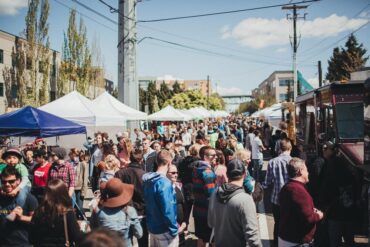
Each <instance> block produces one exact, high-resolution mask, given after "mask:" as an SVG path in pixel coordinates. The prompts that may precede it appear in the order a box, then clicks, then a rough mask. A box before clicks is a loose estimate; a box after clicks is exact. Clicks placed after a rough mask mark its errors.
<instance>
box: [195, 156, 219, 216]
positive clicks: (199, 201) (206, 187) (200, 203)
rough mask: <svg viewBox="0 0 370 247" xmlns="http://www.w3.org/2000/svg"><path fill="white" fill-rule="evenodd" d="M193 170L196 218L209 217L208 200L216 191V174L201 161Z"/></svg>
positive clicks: (209, 166)
mask: <svg viewBox="0 0 370 247" xmlns="http://www.w3.org/2000/svg"><path fill="white" fill-rule="evenodd" d="M198 164H199V166H197V167H194V169H193V193H194V209H193V216H194V217H204V218H206V217H207V214H208V198H210V197H211V195H212V193H213V192H214V191H215V189H216V174H215V173H214V171H213V169H212V167H211V165H209V164H208V163H206V162H205V161H200V162H199V163H198Z"/></svg>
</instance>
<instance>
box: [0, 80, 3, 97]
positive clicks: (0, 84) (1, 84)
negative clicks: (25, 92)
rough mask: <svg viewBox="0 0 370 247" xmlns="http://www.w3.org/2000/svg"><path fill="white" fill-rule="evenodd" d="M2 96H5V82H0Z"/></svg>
mask: <svg viewBox="0 0 370 247" xmlns="http://www.w3.org/2000/svg"><path fill="white" fill-rule="evenodd" d="M0 97H4V83H0Z"/></svg>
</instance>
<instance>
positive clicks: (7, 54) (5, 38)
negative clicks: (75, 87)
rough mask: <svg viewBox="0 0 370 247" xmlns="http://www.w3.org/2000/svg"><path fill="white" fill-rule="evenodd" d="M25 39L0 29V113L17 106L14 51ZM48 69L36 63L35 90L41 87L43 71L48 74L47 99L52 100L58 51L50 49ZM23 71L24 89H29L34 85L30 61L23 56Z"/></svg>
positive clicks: (22, 45) (54, 94)
mask: <svg viewBox="0 0 370 247" xmlns="http://www.w3.org/2000/svg"><path fill="white" fill-rule="evenodd" d="M26 42H27V41H26V40H25V39H23V38H21V37H19V36H15V35H13V34H10V33H7V32H4V31H1V30H0V113H4V112H5V111H6V108H7V107H8V106H11V107H18V102H17V98H18V96H17V94H18V86H19V84H18V82H17V81H16V79H15V78H16V76H15V72H16V71H17V69H18V68H17V67H16V61H15V59H16V58H15V57H16V56H15V53H16V52H17V47H18V48H21V49H19V50H20V51H21V52H24V51H23V48H24V46H25V44H26ZM49 55H50V61H49V62H50V66H49V68H50V70H49V71H44V70H43V69H42V68H43V66H42V63H41V62H40V63H39V64H38V65H37V68H38V72H37V75H36V78H37V79H36V92H37V93H38V92H39V90H40V89H41V83H42V79H43V76H44V74H45V73H48V75H49V82H48V87H49V88H48V89H49V90H48V91H49V95H48V96H49V99H50V100H54V99H55V98H56V93H55V92H56V82H57V78H58V67H59V64H60V59H61V56H60V53H59V52H57V51H55V50H52V49H50V54H49ZM24 68H25V71H24V73H25V74H24V78H25V81H26V83H25V84H26V88H27V89H26V90H27V91H30V88H31V87H33V86H34V85H31V83H30V80H29V78H30V70H29V68H30V63H29V62H27V57H26V56H25V67H24Z"/></svg>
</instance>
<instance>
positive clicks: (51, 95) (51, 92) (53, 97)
mask: <svg viewBox="0 0 370 247" xmlns="http://www.w3.org/2000/svg"><path fill="white" fill-rule="evenodd" d="M55 99H56V97H55V92H53V91H50V101H54V100H55Z"/></svg>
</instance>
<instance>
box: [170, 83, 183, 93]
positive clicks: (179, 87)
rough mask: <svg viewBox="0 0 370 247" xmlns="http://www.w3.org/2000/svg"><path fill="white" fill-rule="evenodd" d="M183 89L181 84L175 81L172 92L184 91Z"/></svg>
mask: <svg viewBox="0 0 370 247" xmlns="http://www.w3.org/2000/svg"><path fill="white" fill-rule="evenodd" d="M183 91H184V90H182V88H181V86H180V84H179V83H178V82H177V81H175V83H174V84H173V86H172V92H173V94H178V93H182V92H183Z"/></svg>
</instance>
